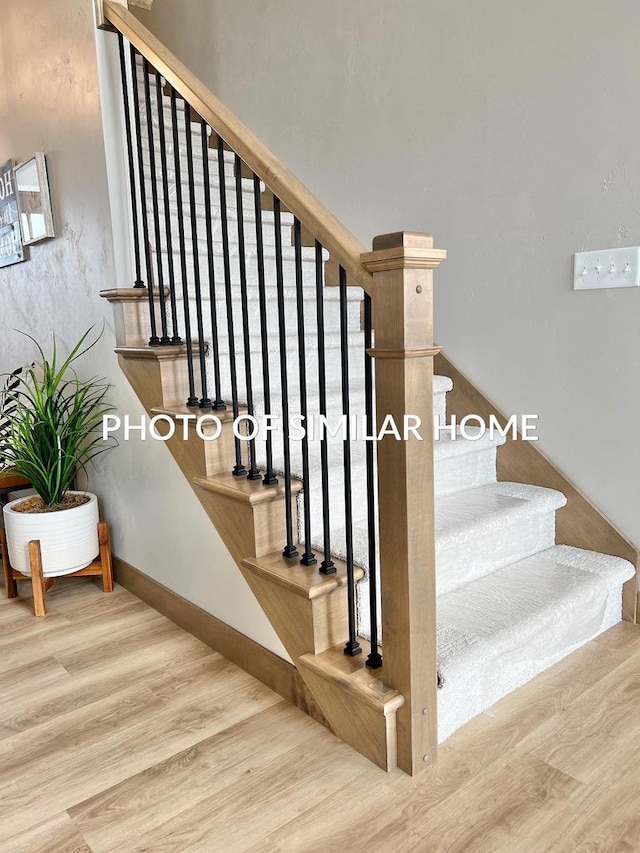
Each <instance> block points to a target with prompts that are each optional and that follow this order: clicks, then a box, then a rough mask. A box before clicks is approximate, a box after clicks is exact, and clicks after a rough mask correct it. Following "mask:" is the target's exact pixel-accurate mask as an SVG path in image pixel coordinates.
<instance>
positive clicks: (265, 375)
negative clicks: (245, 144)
mask: <svg viewBox="0 0 640 853" xmlns="http://www.w3.org/2000/svg"><path fill="white" fill-rule="evenodd" d="M253 199H254V209H255V213H256V247H257V249H256V252H257V256H258V299H259V301H260V340H261V345H262V387H263V392H264V414H265V420H266V421H267V423H268V419H269V416H270V415H271V384H270V379H269V341H268V338H267V334H268V328H267V287H266V281H265V273H264V236H263V233H262V199H261V188H260V178H259V177H258V176H257V175H254V176H253ZM266 455H267V470H266V472H265V475H264V479H263V481H262V482H263V483H264V485H265V486H275V485H276V484H277V482H278V478H277V477H276V475H275V472H274V470H273V436H272V435H271V431H270V430H267V438H266Z"/></svg>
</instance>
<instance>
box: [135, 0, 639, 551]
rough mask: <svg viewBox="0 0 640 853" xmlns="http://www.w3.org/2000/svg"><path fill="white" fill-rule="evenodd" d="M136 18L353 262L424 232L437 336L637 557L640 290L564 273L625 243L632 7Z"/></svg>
mask: <svg viewBox="0 0 640 853" xmlns="http://www.w3.org/2000/svg"><path fill="white" fill-rule="evenodd" d="M139 17H140V18H141V20H143V21H145V22H146V23H148V25H149V26H151V27H152V29H153V30H154V31H155V32H156V34H158V35H159V36H160V37H161V38H162V39H163V40H164V41H165V43H166V44H167V45H168V46H169V47H170V48H172V49H173V50H174V51H175V52H177V53H178V55H179V56H180V58H181V59H183V61H185V62H186V63H187V65H188V66H189V67H190V68H191V69H192V70H193V71H194V72H195V73H197V74H198V75H199V76H200V77H201V78H203V79H204V80H205V82H207V83H208V84H209V85H210V86H211V87H212V88H213V89H214V91H215V92H216V94H217V95H218V96H219V97H220V98H221V99H222V100H223V101H224V102H226V103H227V105H228V106H229V107H231V108H232V109H233V110H235V111H236V112H237V114H238V115H239V116H240V117H241V118H242V119H243V120H244V121H245V122H246V123H247V124H248V125H249V126H250V127H251V128H252V129H253V130H254V131H255V132H256V133H257V134H258V135H259V136H261V137H262V138H263V140H264V141H265V142H266V143H267V144H268V145H270V146H271V148H272V149H273V150H274V152H275V153H276V154H278V156H280V158H281V159H282V160H283V161H284V162H285V163H286V164H287V165H288V166H289V167H291V168H292V169H293V170H294V171H295V172H296V173H297V174H298V176H299V177H300V178H302V180H303V181H305V182H306V183H307V184H308V186H309V187H310V188H311V189H312V190H313V191H314V192H315V193H316V194H317V195H318V196H319V197H320V198H321V199H322V200H323V201H324V202H325V203H327V204H328V206H329V207H330V208H331V209H332V210H333V211H334V212H335V213H336V214H337V215H338V216H339V217H341V218H342V220H343V221H344V222H345V223H346V224H347V225H348V226H349V227H350V228H351V229H352V230H353V231H354V232H355V233H356V234H357V235H358V236H360V237H361V238H362V239H363V240H364V241H365V242H366V243H368V242H369V241H370V239H371V238H372V237H373V236H374V235H375V234H378V233H384V232H388V231H395V230H400V229H405V230H418V231H431V232H433V233H434V235H435V238H436V245H437V246H440V247H443V248H446V249H447V250H448V251H449V260H447V262H446V263H445V264H444V265H443V266H442V267H441V268H440V270H439V271H438V272H437V274H436V282H437V284H436V332H437V339H438V342H439V343H440V344H442V345H444V347H445V350H446V352H447V353H448V355H449V356H450V357H451V358H452V359H453V360H454V361H455V362H456V363H457V364H458V365H459V366H460V367H461V368H462V369H463V370H464V371H465V372H467V373H468V374H469V376H470V377H471V378H472V379H473V380H475V382H476V384H477V385H478V386H479V387H480V388H481V389H482V390H483V391H484V392H485V393H486V394H488V396H489V397H490V398H492V399H493V400H494V401H495V402H496V403H497V404H498V405H499V406H500V407H501V408H502V409H503V410H505V411H506V412H509V413H520V414H522V413H526V414H528V413H538V414H539V415H540V430H539V432H540V436H541V447H542V449H543V450H544V451H546V453H547V454H548V455H549V456H550V457H551V458H552V460H554V461H555V462H556V463H557V464H558V465H559V467H560V468H561V469H562V470H563V471H564V472H565V473H566V474H567V475H568V476H569V477H570V478H571V479H573V481H574V482H575V483H576V484H577V485H578V486H579V487H581V488H582V489H583V491H584V492H585V493H586V494H587V495H588V496H589V497H590V498H591V499H592V500H593V501H594V502H595V503H596V504H597V505H598V507H599V508H600V509H601V510H602V511H604V512H605V513H607V514H608V515H609V516H610V517H611V518H612V520H613V521H614V522H615V523H616V524H617V525H618V526H619V527H620V528H621V530H622V531H623V532H624V533H625V534H626V535H627V536H629V537H631V538H632V539H633V540H634V541H635V542H636V543H638V544H640V512H638V483H639V482H640V437H639V435H638V429H637V423H638V422H639V421H640V394H639V393H638V388H639V385H640V379H639V377H640V289H634V290H622V291H596V292H590V293H589V292H582V293H573V292H572V290H571V287H570V282H571V263H572V261H571V256H572V254H573V253H574V252H576V251H580V250H584V249H600V248H606V247H610V246H619V245H621V246H625V245H637V244H639V243H640V145H639V144H638V138H639V137H640V113H639V112H638V110H637V99H638V93H637V86H638V75H639V73H640V62H639V59H638V57H639V56H640V53H639V51H638V33H639V32H640V6H638V4H637V3H634V2H632V0H610V2H607V3H602V2H594V0H567V2H563V3H558V2H557V0H539V2H537V3H514V2H513V1H512V0H493V2H491V3H478V2H477V0H457V2H454V3H442V2H441V3H434V2H429V3H425V2H424V0H394V2H392V3H390V2H389V0H349V2H344V0H303V2H300V0H278V1H277V2H276V0H243V2H241V3H229V2H227V0H189V2H188V3H186V2H185V3H176V2H175V0H155V4H154V8H153V11H152V12H151V13H144V12H140V13H139Z"/></svg>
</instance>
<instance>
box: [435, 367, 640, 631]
mask: <svg viewBox="0 0 640 853" xmlns="http://www.w3.org/2000/svg"><path fill="white" fill-rule="evenodd" d="M434 369H435V371H436V372H437V373H439V374H440V375H442V376H448V377H449V379H451V380H453V389H452V390H451V391H449V393H448V394H447V408H448V411H449V414H453V415H455V416H456V418H457V420H458V422H460V421H461V420H462V418H464V417H465V416H466V415H472V414H473V415H478V416H480V417H481V418H484V420H485V423H488V422H489V418H490V417H492V416H493V417H495V418H496V419H497V420H498V421H499V422H500V424H502V425H503V426H504V425H505V424H506V423H507V418H506V417H505V416H504V415H503V413H502V412H501V411H500V410H499V409H497V408H496V406H494V404H493V403H492V402H491V401H490V400H489V399H488V398H487V397H485V396H484V394H482V392H481V391H478V389H477V388H476V387H475V386H474V385H473V384H472V383H471V381H470V380H469V379H467V377H466V376H465V375H464V374H463V373H462V372H461V371H460V370H458V368H457V367H455V366H454V365H453V364H452V363H451V361H449V359H448V358H447V357H446V356H445V355H444V354H443V353H440V354H439V355H437V356H436V357H435V363H434ZM497 458H498V480H504V481H507V482H513V483H528V484H532V485H536V486H543V487H545V488H549V489H556V490H557V491H559V492H562V494H563V495H564V496H565V497H566V499H567V503H566V505H565V506H564V507H562V508H560V509H558V511H557V515H556V542H557V543H558V544H559V545H573V546H575V547H577V548H583V549H585V550H587V551H597V552H599V553H602V554H611V555H612V556H615V557H621V558H622V559H623V560H628V561H629V562H630V563H631V564H632V565H634V566H635V567H636V577H633V578H631V580H629V581H627V583H625V584H624V586H623V588H622V616H623V619H625V621H627V622H637V621H638V614H639V611H638V606H639V605H640V597H639V596H638V591H637V574H638V570H639V569H640V556H639V554H638V550H637V549H636V548H635V547H634V545H632V544H631V543H630V542H629V541H628V540H627V539H625V537H624V536H623V535H622V533H620V531H619V530H617V529H616V527H615V526H614V525H613V524H612V523H611V522H610V521H609V519H608V518H606V517H605V516H604V515H603V514H602V513H601V512H600V510H598V509H597V508H596V507H595V506H594V505H593V504H592V503H591V502H590V501H589V499H588V498H586V497H585V496H584V495H583V494H582V492H580V490H579V489H577V488H576V487H575V486H574V485H573V483H572V482H571V481H570V480H568V479H567V478H566V477H565V476H564V475H563V474H562V473H561V472H560V471H559V470H558V469H557V468H556V466H555V465H554V464H553V463H552V462H551V461H550V460H549V459H547V457H546V456H545V455H544V454H543V453H542V452H541V451H540V450H538V448H537V447H536V445H535V444H534V443H532V442H530V441H514V440H513V439H512V438H511V434H510V433H509V435H508V436H507V441H506V443H505V445H504V446H503V447H502V448H501V449H500V453H498V457H497Z"/></svg>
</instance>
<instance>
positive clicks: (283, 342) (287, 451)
mask: <svg viewBox="0 0 640 853" xmlns="http://www.w3.org/2000/svg"><path fill="white" fill-rule="evenodd" d="M273 220H274V228H275V246H276V290H277V295H278V337H279V342H280V385H281V391H282V421H283V423H282V441H283V450H284V494H285V499H284V511H285V525H286V534H287V544H286V545H285V547H284V550H283V552H282V554H283V556H284V557H296V556H297V555H298V550H297V548H296V547H295V545H294V544H293V514H292V511H291V448H290V446H289V382H288V377H287V335H286V329H285V323H286V318H285V311H284V274H283V269H282V221H281V215H280V199H279V198H278V197H277V196H274V197H273Z"/></svg>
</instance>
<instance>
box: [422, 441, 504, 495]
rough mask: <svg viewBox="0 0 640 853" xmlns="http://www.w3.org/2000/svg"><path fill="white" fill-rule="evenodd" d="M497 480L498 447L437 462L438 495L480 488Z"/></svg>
mask: <svg viewBox="0 0 640 853" xmlns="http://www.w3.org/2000/svg"><path fill="white" fill-rule="evenodd" d="M495 482H496V448H495V447H493V448H491V449H490V450H484V451H482V452H480V453H464V454H461V455H459V456H453V457H449V458H445V459H437V460H436V462H435V494H436V497H438V496H444V495H453V494H456V493H457V492H463V491H465V489H478V488H480V486H486V485H488V484H489V483H495Z"/></svg>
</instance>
